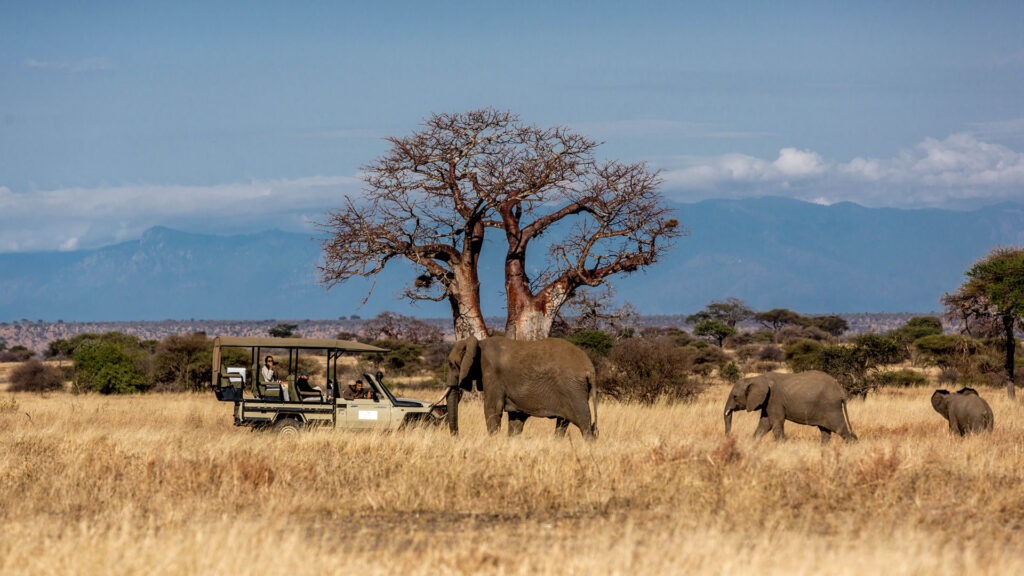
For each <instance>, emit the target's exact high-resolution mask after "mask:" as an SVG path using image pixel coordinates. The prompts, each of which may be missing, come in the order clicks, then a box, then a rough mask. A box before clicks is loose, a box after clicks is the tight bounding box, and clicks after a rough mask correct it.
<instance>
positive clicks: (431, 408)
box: [427, 386, 455, 412]
mask: <svg viewBox="0 0 1024 576" xmlns="http://www.w3.org/2000/svg"><path fill="white" fill-rule="evenodd" d="M452 388H455V386H449V387H447V388H445V389H444V392H442V393H441V396H440V397H439V398H438V399H437V400H434V401H433V402H431V403H430V406H427V412H430V411H431V410H433V409H434V406H437V405H438V404H440V403H441V400H444V398H445V396H447V395H448V392H449V391H450V390H451V389H452Z"/></svg>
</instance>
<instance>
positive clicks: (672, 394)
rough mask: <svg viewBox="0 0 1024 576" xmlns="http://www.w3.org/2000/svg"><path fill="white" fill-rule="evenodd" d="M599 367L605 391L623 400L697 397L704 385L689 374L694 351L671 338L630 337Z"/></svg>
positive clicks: (637, 400)
mask: <svg viewBox="0 0 1024 576" xmlns="http://www.w3.org/2000/svg"><path fill="white" fill-rule="evenodd" d="M607 360H608V365H607V366H602V367H601V368H599V370H598V381H599V383H600V385H601V389H602V391H603V392H604V393H605V394H607V395H609V396H612V397H613V398H617V399H619V400H626V401H633V402H640V403H642V404H653V403H654V402H656V401H657V400H658V399H659V398H666V399H668V400H670V401H681V400H689V399H691V398H693V397H696V395H697V394H699V393H700V391H701V390H702V389H703V385H702V384H700V383H699V382H696V381H694V380H692V379H691V378H689V377H688V375H687V369H688V368H689V367H690V362H691V358H690V354H689V353H688V352H687V349H684V348H680V347H679V346H676V345H675V342H674V341H673V340H672V338H670V337H663V338H655V339H650V338H630V339H628V340H624V341H622V342H621V343H619V345H618V346H616V347H615V348H613V349H612V350H611V352H610V353H609V354H608V359H607Z"/></svg>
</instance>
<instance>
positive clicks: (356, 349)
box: [211, 336, 447, 433]
mask: <svg viewBox="0 0 1024 576" xmlns="http://www.w3.org/2000/svg"><path fill="white" fill-rule="evenodd" d="M226 349H240V350H241V351H242V352H243V353H242V354H238V353H237V352H236V353H234V354H230V356H232V357H233V360H230V361H228V360H225V357H226V356H227V354H225V352H226ZM245 352H248V354H245ZM385 352H387V350H386V349H384V348H378V347H376V346H370V345H369V344H362V343H360V342H349V341H347V340H327V339H316V338H235V337H231V336H220V337H217V338H215V339H214V341H213V372H212V380H211V386H212V388H213V390H214V392H215V393H216V394H217V399H218V400H220V401H222V402H233V403H234V405H235V412H234V416H235V426H250V427H253V428H270V427H272V428H274V429H275V430H277V431H279V432H282V433H297V432H299V431H300V430H302V428H303V427H308V426H330V427H337V428H352V429H359V428H387V429H394V428H400V427H402V426H407V425H410V424H414V423H431V424H439V423H441V422H443V421H444V419H445V415H446V413H447V407H446V406H444V405H441V404H438V402H434V403H428V402H424V401H422V400H410V399H406V398H395V396H394V394H392V393H391V390H389V389H388V387H387V386H386V385H385V384H384V382H383V381H382V378H381V377H380V373H377V374H376V375H371V374H363V375H362V377H361V378H360V380H362V382H363V386H364V391H363V393H362V394H358V395H357V396H358V397H357V398H355V399H351V400H346V399H345V398H344V396H345V395H346V391H347V390H348V389H349V384H350V383H349V382H339V378H338V360H339V358H341V357H342V356H344V355H346V354H365V353H377V354H380V353H385ZM300 354H303V355H319V356H326V358H327V366H326V370H325V371H324V373H323V374H320V373H319V371H315V372H316V373H314V374H307V373H306V372H305V371H303V370H302V369H300V362H299V358H300ZM266 356H274V358H275V359H278V358H280V359H281V360H282V361H281V365H282V370H281V371H280V372H278V373H275V375H274V378H272V379H271V380H269V381H268V380H267V379H266V378H264V377H263V371H262V370H261V368H262V367H263V365H264V363H263V361H264V359H265V357H266ZM243 358H244V360H241V359H243ZM284 358H287V365H286V366H284V362H283V359H284ZM229 364H231V365H229Z"/></svg>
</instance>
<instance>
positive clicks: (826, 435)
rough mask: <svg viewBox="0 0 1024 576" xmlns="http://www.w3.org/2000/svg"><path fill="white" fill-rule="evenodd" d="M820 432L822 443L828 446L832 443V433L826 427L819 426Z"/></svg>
mask: <svg viewBox="0 0 1024 576" xmlns="http://www.w3.org/2000/svg"><path fill="white" fill-rule="evenodd" d="M818 430H821V443H822V444H828V443H829V442H831V441H832V431H831V430H829V429H828V428H825V427H824V426H818Z"/></svg>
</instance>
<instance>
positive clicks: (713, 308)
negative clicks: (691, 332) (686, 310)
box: [686, 297, 754, 328]
mask: <svg viewBox="0 0 1024 576" xmlns="http://www.w3.org/2000/svg"><path fill="white" fill-rule="evenodd" d="M753 317H754V309H753V308H751V307H750V306H747V303H746V302H744V301H743V300H741V299H739V298H732V297H730V298H726V299H725V300H712V301H711V303H710V304H708V305H707V306H705V307H704V309H703V310H701V311H700V312H697V313H696V314H691V315H689V316H687V317H686V321H687V323H689V324H700V323H701V322H704V321H705V320H716V321H718V322H722V323H724V324H726V325H728V326H729V327H730V328H735V327H736V325H737V324H739V323H740V322H743V321H744V320H747V319H749V318H753Z"/></svg>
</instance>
